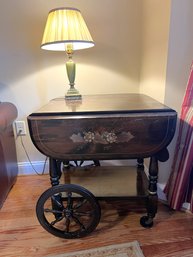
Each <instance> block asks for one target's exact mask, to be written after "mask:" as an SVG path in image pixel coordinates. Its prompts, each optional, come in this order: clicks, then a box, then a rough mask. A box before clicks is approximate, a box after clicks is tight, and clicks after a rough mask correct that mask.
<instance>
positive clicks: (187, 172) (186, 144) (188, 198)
mask: <svg viewBox="0 0 193 257" xmlns="http://www.w3.org/2000/svg"><path fill="white" fill-rule="evenodd" d="M165 193H166V196H167V198H168V203H169V205H170V207H171V208H173V209H175V210H179V209H180V208H181V207H182V204H183V203H184V202H188V203H190V208H191V211H192V212H193V63H192V67H191V73H190V77H189V80H188V84H187V88H186V92H185V96H184V99H183V103H182V109H181V114H180V124H179V132H178V137H177V143H176V148H175V154H174V160H173V165H172V171H171V175H170V178H169V180H168V183H167V185H166V188H165Z"/></svg>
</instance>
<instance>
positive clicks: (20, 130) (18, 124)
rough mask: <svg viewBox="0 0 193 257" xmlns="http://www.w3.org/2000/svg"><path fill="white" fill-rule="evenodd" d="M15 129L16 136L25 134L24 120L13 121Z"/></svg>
mask: <svg viewBox="0 0 193 257" xmlns="http://www.w3.org/2000/svg"><path fill="white" fill-rule="evenodd" d="M15 130H16V134H17V136H25V135H26V134H27V132H26V126H25V121H24V120H20V121H19V120H18V121H15Z"/></svg>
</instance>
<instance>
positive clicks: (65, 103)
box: [32, 94, 171, 115]
mask: <svg viewBox="0 0 193 257" xmlns="http://www.w3.org/2000/svg"><path fill="white" fill-rule="evenodd" d="M152 110H154V111H157V112H159V111H161V112H163V111H171V109H170V108H169V107H167V106H166V105H164V104H162V103H159V102H158V101H156V100H155V99H153V98H151V97H149V96H147V95H143V94H114V95H113V94H106V95H105V94H103V95H84V96H83V97H82V100H65V99H64V97H60V98H55V99H53V100H51V101H50V102H49V103H48V104H46V105H45V106H43V107H42V108H40V109H39V110H37V111H35V112H34V113H33V114H32V115H37V114H38V115H45V114H54V115H56V114H61V113H66V114H73V113H76V114H77V115H78V114H80V113H101V112H102V113H107V112H111V113H122V112H132V111H135V112H136V111H139V112H141V111H143V112H144V111H152Z"/></svg>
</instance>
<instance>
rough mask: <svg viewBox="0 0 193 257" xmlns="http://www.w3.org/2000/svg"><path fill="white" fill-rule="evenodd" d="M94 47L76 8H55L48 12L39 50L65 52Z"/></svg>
mask: <svg viewBox="0 0 193 257" xmlns="http://www.w3.org/2000/svg"><path fill="white" fill-rule="evenodd" d="M69 44H70V45H71V47H72V49H73V50H78V49H84V48H89V47H92V46H94V41H93V39H92V37H91V35H90V32H89V30H88V28H87V25H86V23H85V21H84V19H83V17H82V15H81V12H80V10H78V9H76V8H68V7H67V8H66V7H62V8H56V9H53V10H51V11H50V12H49V14H48V18H47V22H46V26H45V30H44V35H43V39H42V44H41V48H42V49H45V50H54V51H66V49H67V46H68V45H69Z"/></svg>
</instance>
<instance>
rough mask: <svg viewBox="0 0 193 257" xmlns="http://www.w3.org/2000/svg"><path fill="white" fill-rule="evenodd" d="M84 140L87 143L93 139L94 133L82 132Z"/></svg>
mask: <svg viewBox="0 0 193 257" xmlns="http://www.w3.org/2000/svg"><path fill="white" fill-rule="evenodd" d="M83 138H84V140H85V141H86V142H88V143H91V142H93V141H94V138H95V135H94V133H93V132H90V131H89V132H84V136H83Z"/></svg>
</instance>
